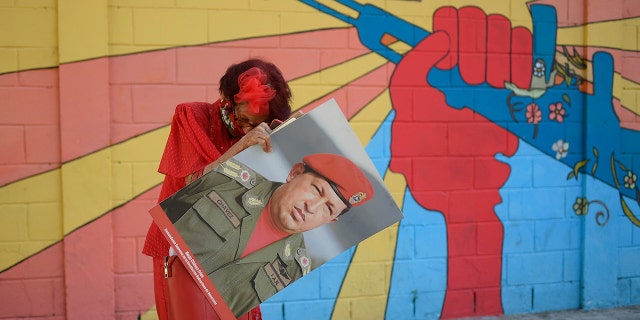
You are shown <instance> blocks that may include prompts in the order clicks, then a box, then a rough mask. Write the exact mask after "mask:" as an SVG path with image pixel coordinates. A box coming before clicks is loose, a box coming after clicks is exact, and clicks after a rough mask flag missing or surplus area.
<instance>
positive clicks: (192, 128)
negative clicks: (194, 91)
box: [158, 103, 222, 191]
mask: <svg viewBox="0 0 640 320" xmlns="http://www.w3.org/2000/svg"><path fill="white" fill-rule="evenodd" d="M208 108H211V105H210V104H208V103H183V104H179V105H178V106H177V107H176V111H175V114H174V115H173V120H172V121H171V132H170V133H169V137H168V138H167V144H166V146H165V149H164V153H163V155H162V159H161V160H160V167H159V168H158V171H159V172H160V173H163V174H165V175H167V176H171V177H174V178H179V179H181V180H184V178H185V177H186V176H187V175H189V174H191V173H193V172H195V171H197V170H200V169H202V168H204V167H205V166H206V165H207V164H209V163H211V162H213V161H214V160H215V159H218V158H219V157H220V156H221V155H222V154H220V152H219V151H218V149H217V148H216V146H215V145H214V143H213V142H212V139H211V137H210V136H209V126H210V119H209V117H210V113H209V112H208ZM183 186H184V185H183ZM174 191H177V189H176V190H174Z"/></svg>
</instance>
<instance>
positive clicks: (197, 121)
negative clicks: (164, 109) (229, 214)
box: [142, 101, 238, 257]
mask: <svg viewBox="0 0 640 320" xmlns="http://www.w3.org/2000/svg"><path fill="white" fill-rule="evenodd" d="M219 104H220V103H219V102H218V101H216V102H215V103H214V104H210V103H206V102H191V103H183V104H179V105H178V106H177V107H176V110H175V114H174V115H173V120H172V121H171V132H170V133H169V137H168V138H167V144H166V146H165V149H164V154H163V155H162V159H161V160H160V167H159V168H158V172H160V173H163V174H164V175H165V178H164V182H163V184H162V190H161V191H160V197H159V198H158V202H161V201H162V200H164V199H166V198H167V197H169V196H170V195H172V194H174V193H175V192H176V191H178V190H180V189H182V188H183V187H184V186H185V185H186V184H185V178H186V176H188V175H190V174H192V173H194V172H196V171H200V170H201V169H202V168H204V167H205V166H206V165H208V164H209V163H211V162H213V161H215V160H216V159H218V158H219V157H220V156H221V155H222V154H223V153H225V152H226V151H227V150H228V149H229V148H230V147H231V146H232V145H233V144H234V143H236V142H237V141H238V138H234V137H232V136H231V135H230V134H229V132H228V131H227V128H226V127H225V125H224V123H223V122H222V118H221V117H220V106H219ZM142 253H144V254H146V255H149V256H153V257H164V256H166V255H167V254H168V253H169V243H168V242H167V241H166V240H165V238H164V236H163V235H162V233H161V232H160V229H158V227H157V226H156V224H155V223H151V226H150V227H149V232H148V233H147V238H146V240H145V243H144V248H143V249H142Z"/></svg>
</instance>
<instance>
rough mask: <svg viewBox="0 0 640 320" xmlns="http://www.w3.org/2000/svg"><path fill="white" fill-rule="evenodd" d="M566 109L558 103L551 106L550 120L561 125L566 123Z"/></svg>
mask: <svg viewBox="0 0 640 320" xmlns="http://www.w3.org/2000/svg"><path fill="white" fill-rule="evenodd" d="M565 113H566V109H565V108H564V106H563V105H562V102H556V103H552V104H550V105H549V120H556V121H558V122H560V123H562V122H563V121H564V114H565Z"/></svg>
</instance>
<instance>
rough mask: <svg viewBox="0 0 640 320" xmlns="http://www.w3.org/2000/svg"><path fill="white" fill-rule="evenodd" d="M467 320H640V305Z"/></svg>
mask: <svg viewBox="0 0 640 320" xmlns="http://www.w3.org/2000/svg"><path fill="white" fill-rule="evenodd" d="M463 319H466V320H472V319H473V320H604V319H607V320H608V319H615V320H640V305H637V306H630V307H621V308H613V309H598V310H570V311H555V312H542V313H530V314H518V315H504V316H498V317H476V318H463Z"/></svg>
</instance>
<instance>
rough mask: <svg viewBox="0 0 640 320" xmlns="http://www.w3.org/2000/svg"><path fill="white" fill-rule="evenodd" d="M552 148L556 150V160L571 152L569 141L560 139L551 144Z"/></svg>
mask: <svg viewBox="0 0 640 320" xmlns="http://www.w3.org/2000/svg"><path fill="white" fill-rule="evenodd" d="M551 149H553V151H555V152H556V160H560V159H562V158H564V157H566V156H567V153H569V143H568V142H564V141H563V140H562V139H560V140H558V141H556V143H554V144H553V145H552V146H551Z"/></svg>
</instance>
